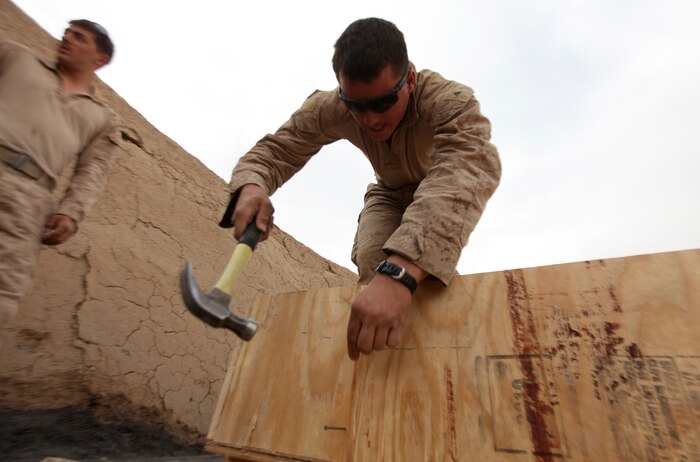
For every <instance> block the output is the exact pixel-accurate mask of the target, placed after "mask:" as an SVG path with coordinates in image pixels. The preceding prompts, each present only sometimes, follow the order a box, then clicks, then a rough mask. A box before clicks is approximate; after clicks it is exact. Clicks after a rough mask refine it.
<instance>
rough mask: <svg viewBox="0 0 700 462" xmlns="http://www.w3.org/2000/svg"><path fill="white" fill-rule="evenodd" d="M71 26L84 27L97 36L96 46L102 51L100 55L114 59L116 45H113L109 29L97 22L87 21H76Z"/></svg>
mask: <svg viewBox="0 0 700 462" xmlns="http://www.w3.org/2000/svg"><path fill="white" fill-rule="evenodd" d="M69 24H70V25H75V26H79V27H82V28H84V29H87V30H89V31H90V32H92V33H93V34H94V35H95V44H96V45H97V49H98V50H99V51H100V53H104V54H106V55H107V56H109V59H112V55H113V54H114V43H112V39H111V38H109V34H108V33H107V29H105V28H104V27H102V26H101V25H99V24H97V23H96V22H94V21H89V20H87V19H74V20H72V21H70V22H69Z"/></svg>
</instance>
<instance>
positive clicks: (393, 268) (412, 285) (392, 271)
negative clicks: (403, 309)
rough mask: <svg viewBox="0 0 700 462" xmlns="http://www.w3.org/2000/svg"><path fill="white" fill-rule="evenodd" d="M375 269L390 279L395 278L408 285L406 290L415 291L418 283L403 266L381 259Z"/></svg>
mask: <svg viewBox="0 0 700 462" xmlns="http://www.w3.org/2000/svg"><path fill="white" fill-rule="evenodd" d="M375 271H376V272H377V273H383V274H386V275H389V276H391V277H392V279H395V280H397V281H399V282H400V283H401V284H403V285H405V286H406V287H408V290H410V291H411V293H415V291H416V289H417V288H418V283H417V282H416V279H415V278H414V277H413V276H411V275H410V274H408V271H406V268H404V267H403V266H399V265H396V264H394V263H389V262H388V261H386V260H383V261H382V262H381V263H379V265H378V266H377V269H376V270H375Z"/></svg>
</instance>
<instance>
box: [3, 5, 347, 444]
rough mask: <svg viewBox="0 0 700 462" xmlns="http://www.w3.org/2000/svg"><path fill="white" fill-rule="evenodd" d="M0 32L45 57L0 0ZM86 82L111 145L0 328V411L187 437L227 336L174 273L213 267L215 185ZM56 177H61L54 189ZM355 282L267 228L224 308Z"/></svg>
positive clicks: (219, 242)
mask: <svg viewBox="0 0 700 462" xmlns="http://www.w3.org/2000/svg"><path fill="white" fill-rule="evenodd" d="M67 19H70V18H67ZM0 37H1V38H5V39H11V40H16V41H18V42H20V43H23V44H25V45H27V46H29V47H31V48H32V49H34V50H36V51H37V52H38V53H40V54H42V55H44V56H46V57H52V56H53V53H54V49H55V46H56V41H55V40H54V39H53V38H51V37H50V36H49V35H48V34H47V33H46V32H45V31H43V30H42V29H41V28H40V27H39V26H38V25H37V24H36V23H34V21H32V20H31V19H30V18H28V17H27V16H26V15H25V14H24V13H23V12H22V11H21V10H19V9H18V8H17V7H16V6H15V5H14V4H12V3H11V2H9V1H8V0H0ZM98 88H99V91H100V92H101V94H102V95H103V96H104V97H105V99H107V100H108V102H109V103H110V105H111V106H112V108H113V109H114V110H115V111H116V112H117V113H118V114H119V115H120V117H121V119H122V123H123V128H122V143H121V146H120V148H119V150H118V154H117V156H116V160H115V162H114V164H113V166H112V169H111V171H110V176H109V180H108V183H107V185H106V187H105V190H104V191H103V193H102V195H101V196H100V199H99V200H98V202H97V204H96V205H95V208H94V209H93V211H92V212H91V213H90V215H89V216H88V218H87V219H86V221H85V222H84V223H82V224H81V227H80V230H79V233H78V234H77V235H76V236H75V237H74V238H73V239H71V240H70V241H69V242H68V243H66V244H64V245H61V246H58V247H56V248H49V247H46V248H44V250H43V251H42V254H41V257H40V261H39V265H38V268H37V271H36V273H35V280H34V281H35V283H34V288H33V289H32V291H31V293H30V294H29V295H28V297H27V298H26V300H25V301H24V303H23V304H22V306H21V307H20V312H19V315H18V316H17V318H15V320H14V321H13V322H12V323H11V324H10V325H9V326H8V327H6V328H5V329H4V331H3V332H0V335H1V337H0V338H2V341H3V344H2V346H0V407H4V408H12V409H29V408H56V407H63V406H97V407H99V408H100V409H101V410H103V411H104V412H105V413H106V414H109V415H111V416H112V417H114V418H125V419H126V418H129V419H135V418H136V419H142V420H147V421H151V422H156V423H159V424H162V425H164V426H165V427H166V428H167V429H168V430H170V431H171V432H172V433H173V434H175V435H176V436H179V437H181V438H182V439H183V440H190V439H196V438H198V437H200V436H201V435H203V434H205V433H206V431H207V429H208V426H209V422H210V419H211V415H212V412H213V410H214V406H215V404H216V400H217V398H218V393H219V390H220V388H221V385H222V381H223V379H224V375H225V371H226V368H227V364H228V363H229V361H230V360H231V359H232V356H233V355H236V354H237V353H238V348H239V346H240V340H238V338H237V337H236V336H235V335H233V334H232V333H230V332H228V331H223V330H220V329H212V328H209V327H206V326H205V325H204V324H203V323H202V322H200V321H199V320H197V319H195V318H194V317H193V316H192V315H190V314H189V312H187V310H186V309H185V307H184V306H183V304H182V301H181V297H180V291H179V286H178V279H177V278H178V274H179V271H180V270H181V268H182V267H183V265H184V262H185V260H188V259H189V260H192V261H193V265H194V269H195V274H196V276H197V279H198V281H199V283H200V284H201V285H202V286H203V287H205V288H209V287H211V286H212V285H213V284H214V283H215V282H216V279H217V278H218V276H219V273H220V272H221V271H222V270H223V268H224V267H225V266H226V263H227V262H228V258H229V256H230V255H231V251H232V250H233V247H234V245H235V241H234V240H233V238H232V237H231V232H230V231H227V230H222V229H221V228H219V227H218V226H217V224H216V223H217V221H218V219H219V218H220V215H221V213H222V212H223V210H224V208H225V207H224V206H225V201H226V200H227V193H226V191H225V186H226V185H225V182H224V181H223V180H221V179H220V178H219V177H217V176H216V175H215V174H214V173H213V172H211V171H210V170H208V169H207V168H206V167H205V166H204V165H203V164H202V163H201V162H199V161H198V160H197V159H196V158H194V157H193V156H192V155H190V154H188V153H187V152H185V151H184V150H183V149H182V148H181V147H180V146H178V145H177V144H176V143H174V142H173V141H172V140H170V139H169V138H167V137H166V136H165V135H163V134H162V133H160V132H159V131H158V130H157V129H155V128H154V127H153V126H152V125H151V124H149V123H148V121H146V119H144V118H143V117H142V116H141V115H140V114H139V113H138V112H137V111H135V110H134V109H133V108H131V107H130V106H129V105H128V104H127V103H126V101H124V100H123V99H122V98H120V97H119V95H117V94H116V93H115V92H114V91H113V90H112V89H111V88H109V87H108V86H106V85H104V84H103V83H102V82H100V83H99V84H98ZM231 162H232V166H233V162H234V160H233V159H232V160H231ZM69 170H71V169H70V168H69ZM65 186H66V180H65V178H63V180H62V181H61V182H60V184H59V187H58V190H57V193H56V196H57V197H59V196H60V194H61V192H62V190H63V189H64V188H65ZM356 281H357V276H356V275H355V274H354V273H352V272H351V271H349V270H347V269H345V268H343V267H341V266H339V265H336V264H334V263H332V262H330V261H328V260H325V259H323V258H322V257H320V256H319V255H317V254H316V253H314V252H313V251H311V250H310V249H309V248H307V247H305V246H304V245H303V244H301V243H299V242H298V241H296V240H295V239H294V238H292V237H291V236H289V235H288V234H286V233H284V232H283V231H281V230H280V229H278V228H275V229H274V230H273V232H272V234H271V238H270V239H269V240H268V241H266V242H264V243H262V244H261V245H260V246H258V248H257V249H256V251H255V253H254V254H253V256H252V257H251V259H250V261H249V262H248V264H247V265H246V268H245V270H244V271H243V273H242V274H241V276H240V279H239V280H238V282H237V284H236V287H235V289H234V297H233V300H232V303H231V308H232V310H234V311H237V312H239V313H242V314H243V315H246V314H247V312H248V307H250V306H252V303H253V300H254V298H255V296H256V294H259V293H276V292H290V291H297V290H306V289H311V288H320V287H337V286H347V285H354V284H355V283H356Z"/></svg>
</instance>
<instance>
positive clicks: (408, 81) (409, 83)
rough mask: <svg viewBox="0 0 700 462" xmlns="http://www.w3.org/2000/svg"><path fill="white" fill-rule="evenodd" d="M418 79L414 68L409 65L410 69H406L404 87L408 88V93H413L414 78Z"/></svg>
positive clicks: (414, 86)
mask: <svg viewBox="0 0 700 462" xmlns="http://www.w3.org/2000/svg"><path fill="white" fill-rule="evenodd" d="M417 79H418V74H417V73H416V68H415V67H413V66H411V70H410V71H408V75H407V76H406V88H408V92H409V93H413V89H414V88H416V80H417Z"/></svg>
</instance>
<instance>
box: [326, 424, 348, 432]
mask: <svg viewBox="0 0 700 462" xmlns="http://www.w3.org/2000/svg"><path fill="white" fill-rule="evenodd" d="M323 429H324V430H343V431H346V430H347V428H345V427H334V426H332V425H324V426H323Z"/></svg>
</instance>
